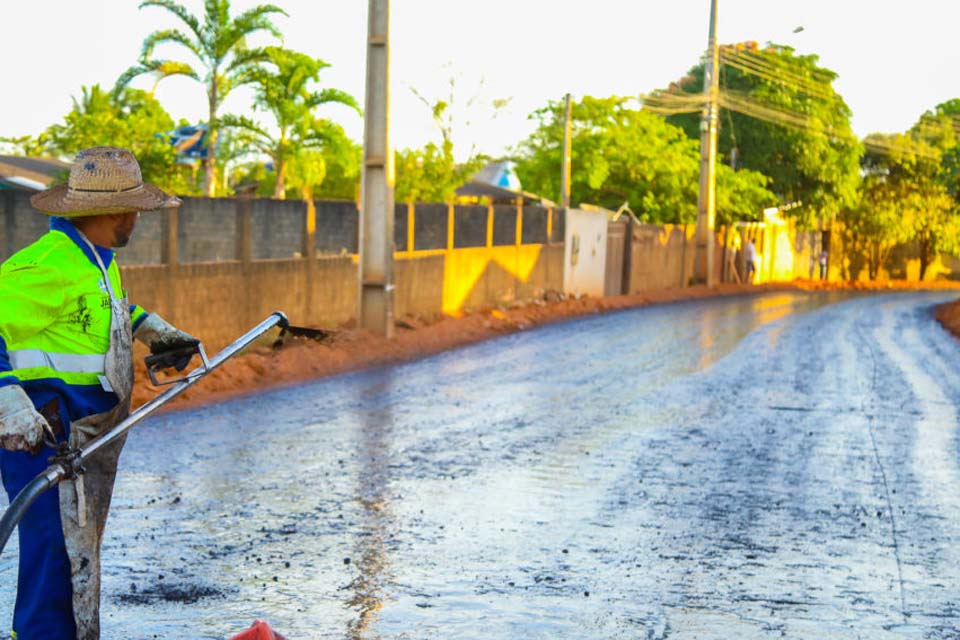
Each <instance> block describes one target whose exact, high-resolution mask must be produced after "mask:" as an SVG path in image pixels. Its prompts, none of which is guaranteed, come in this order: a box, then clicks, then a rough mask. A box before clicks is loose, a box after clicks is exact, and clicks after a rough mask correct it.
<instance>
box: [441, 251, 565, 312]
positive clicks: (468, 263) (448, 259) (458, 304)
mask: <svg viewBox="0 0 960 640" xmlns="http://www.w3.org/2000/svg"><path fill="white" fill-rule="evenodd" d="M542 249H543V245H538V244H535V245H517V246H505V247H476V248H470V249H454V250H450V251H446V252H445V255H444V267H443V312H444V313H449V314H453V313H456V312H459V311H460V310H461V309H463V308H464V307H465V306H470V305H469V304H468V302H469V300H470V298H471V293H472V292H474V291H475V290H476V288H477V285H478V284H479V283H480V282H481V280H482V279H483V278H484V277H485V276H486V275H488V273H489V272H490V270H491V269H499V270H502V271H504V272H505V273H506V274H507V275H509V276H510V277H511V278H513V279H516V280H517V281H519V282H520V283H528V282H530V276H531V274H532V273H533V271H534V267H536V266H537V263H538V261H539V260H540V256H541V253H542ZM551 284H553V285H554V286H553V287H551V286H549V285H551ZM556 284H558V283H549V282H542V283H541V288H543V289H547V288H555V285H556ZM503 293H507V292H506V291H504V292H502V293H501V296H500V297H502V295H503ZM490 297H491V296H484V298H486V299H490ZM497 297H498V296H496V295H494V296H493V298H494V299H495V298H497Z"/></svg>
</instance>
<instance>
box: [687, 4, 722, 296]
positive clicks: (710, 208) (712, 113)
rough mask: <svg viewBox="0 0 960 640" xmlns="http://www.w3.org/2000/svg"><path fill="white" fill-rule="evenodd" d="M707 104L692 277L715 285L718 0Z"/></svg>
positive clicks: (712, 15) (707, 77) (712, 19)
mask: <svg viewBox="0 0 960 640" xmlns="http://www.w3.org/2000/svg"><path fill="white" fill-rule="evenodd" d="M703 92H704V95H705V97H706V106H705V107H704V108H703V120H702V121H701V123H700V195H699V197H698V199H697V250H696V255H695V258H694V270H693V277H694V280H695V281H696V282H697V283H700V284H706V285H707V286H710V287H712V286H714V284H716V282H715V281H716V275H715V273H714V268H713V267H714V264H713V259H714V255H713V254H714V245H715V244H716V241H715V239H714V237H713V235H714V226H715V223H716V218H717V173H716V167H717V164H716V160H717V121H718V119H719V115H720V114H719V112H720V106H719V97H720V46H719V44H718V43H717V0H710V39H709V48H708V51H707V61H706V64H705V65H704V70H703Z"/></svg>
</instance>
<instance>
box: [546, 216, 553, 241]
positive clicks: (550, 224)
mask: <svg viewBox="0 0 960 640" xmlns="http://www.w3.org/2000/svg"><path fill="white" fill-rule="evenodd" d="M547 244H553V207H547Z"/></svg>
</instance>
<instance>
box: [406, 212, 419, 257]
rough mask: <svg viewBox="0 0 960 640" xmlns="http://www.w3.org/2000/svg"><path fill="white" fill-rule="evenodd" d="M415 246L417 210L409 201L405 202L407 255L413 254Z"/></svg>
mask: <svg viewBox="0 0 960 640" xmlns="http://www.w3.org/2000/svg"><path fill="white" fill-rule="evenodd" d="M416 246H417V209H416V206H415V205H414V204H413V201H412V200H410V201H408V202H407V253H413V250H414V249H415V248H416Z"/></svg>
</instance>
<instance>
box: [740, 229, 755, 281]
mask: <svg viewBox="0 0 960 640" xmlns="http://www.w3.org/2000/svg"><path fill="white" fill-rule="evenodd" d="M743 256H744V259H745V261H746V263H747V265H746V267H747V282H750V283H752V282H753V276H754V274H756V272H757V248H756V247H755V246H754V245H753V240H752V239H748V240H747V244H746V245H744V247H743Z"/></svg>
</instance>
